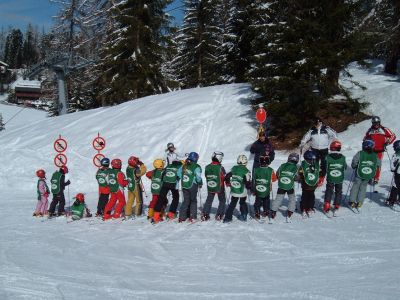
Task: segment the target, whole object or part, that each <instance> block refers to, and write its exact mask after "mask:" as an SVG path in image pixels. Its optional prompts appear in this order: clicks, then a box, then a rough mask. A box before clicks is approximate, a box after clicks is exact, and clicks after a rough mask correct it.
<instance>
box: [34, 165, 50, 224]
mask: <svg viewBox="0 0 400 300" xmlns="http://www.w3.org/2000/svg"><path fill="white" fill-rule="evenodd" d="M36 176H37V177H38V178H39V179H38V182H37V185H36V187H37V200H38V201H37V204H36V209H35V212H34V213H33V216H34V217H43V216H44V215H45V214H46V213H47V206H48V198H49V194H50V190H49V187H48V186H47V183H46V172H45V171H44V170H42V169H40V170H37V171H36Z"/></svg>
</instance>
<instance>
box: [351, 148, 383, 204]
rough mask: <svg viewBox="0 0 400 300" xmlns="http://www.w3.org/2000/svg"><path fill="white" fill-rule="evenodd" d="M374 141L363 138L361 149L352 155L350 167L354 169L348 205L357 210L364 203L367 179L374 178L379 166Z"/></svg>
mask: <svg viewBox="0 0 400 300" xmlns="http://www.w3.org/2000/svg"><path fill="white" fill-rule="evenodd" d="M374 146H375V145H374V142H373V141H372V140H364V141H363V143H362V150H361V151H359V152H357V153H356V155H354V157H353V160H352V162H351V167H352V168H353V169H354V170H355V172H356V173H355V174H356V176H354V181H353V185H352V187H351V190H350V201H349V206H350V207H351V208H355V209H357V210H359V209H360V208H361V206H362V205H363V203H364V199H365V195H366V192H367V185H368V181H370V180H371V179H373V178H374V176H375V173H376V170H377V168H378V167H380V162H381V161H380V160H379V159H378V156H377V154H376V153H375V152H374Z"/></svg>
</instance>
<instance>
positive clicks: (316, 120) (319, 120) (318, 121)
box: [314, 117, 322, 125]
mask: <svg viewBox="0 0 400 300" xmlns="http://www.w3.org/2000/svg"><path fill="white" fill-rule="evenodd" d="M318 123H322V119H321V118H320V117H315V118H314V124H315V125H318Z"/></svg>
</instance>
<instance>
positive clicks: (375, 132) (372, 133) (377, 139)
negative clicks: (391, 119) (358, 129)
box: [364, 126, 396, 153]
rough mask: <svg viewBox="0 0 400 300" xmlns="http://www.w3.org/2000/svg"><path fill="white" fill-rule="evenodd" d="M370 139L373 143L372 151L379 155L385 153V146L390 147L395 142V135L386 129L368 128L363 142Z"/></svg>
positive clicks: (381, 127)
mask: <svg viewBox="0 0 400 300" xmlns="http://www.w3.org/2000/svg"><path fill="white" fill-rule="evenodd" d="M366 139H370V140H372V141H374V143H375V147H374V151H375V152H376V153H380V152H383V151H385V147H386V145H390V144H391V143H393V142H394V141H395V140H396V135H395V134H394V133H393V132H392V131H391V130H390V129H389V128H387V127H383V126H380V127H379V128H377V129H375V128H372V127H371V128H370V129H368V131H367V133H366V134H365V137H364V140H366Z"/></svg>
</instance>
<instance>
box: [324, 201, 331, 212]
mask: <svg viewBox="0 0 400 300" xmlns="http://www.w3.org/2000/svg"><path fill="white" fill-rule="evenodd" d="M330 209H331V203H330V201H329V202H328V201H326V202H324V208H323V211H324V213H325V214H327V213H328V212H329V210H330Z"/></svg>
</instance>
